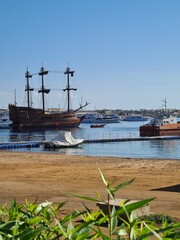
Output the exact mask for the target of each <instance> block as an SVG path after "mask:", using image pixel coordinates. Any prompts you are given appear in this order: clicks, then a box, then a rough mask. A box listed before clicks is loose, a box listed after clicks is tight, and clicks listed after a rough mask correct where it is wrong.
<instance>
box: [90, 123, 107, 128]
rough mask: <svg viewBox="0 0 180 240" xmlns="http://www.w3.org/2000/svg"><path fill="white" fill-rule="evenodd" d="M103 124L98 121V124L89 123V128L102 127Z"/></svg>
mask: <svg viewBox="0 0 180 240" xmlns="http://www.w3.org/2000/svg"><path fill="white" fill-rule="evenodd" d="M104 126H105V124H103V123H102V124H100V123H99V124H91V125H90V127H91V128H103V127H104Z"/></svg>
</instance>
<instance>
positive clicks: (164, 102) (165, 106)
mask: <svg viewBox="0 0 180 240" xmlns="http://www.w3.org/2000/svg"><path fill="white" fill-rule="evenodd" d="M162 101H163V107H164V112H165V114H166V111H167V101H166V98H165V99H164V100H162Z"/></svg>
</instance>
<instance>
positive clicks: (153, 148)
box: [0, 122, 180, 159]
mask: <svg viewBox="0 0 180 240" xmlns="http://www.w3.org/2000/svg"><path fill="white" fill-rule="evenodd" d="M142 124H144V122H121V123H114V124H107V125H106V126H105V127H104V128H90V125H89V124H81V125H80V127H79V128H76V129H71V132H72V135H73V137H74V138H82V139H97V138H117V137H118V138H123V137H131V138H133V137H139V126H140V125H142ZM58 132H59V130H43V131H33V132H32V131H31V132H30V131H19V132H17V131H12V130H10V129H0V142H16V141H44V140H46V141H47V140H51V139H52V138H54V137H56V136H57V135H58ZM11 151H29V152H46V153H59V154H67V155H90V156H112V157H127V158H132V157H135V158H166V159H180V140H162V141H159V140H153V141H136V142H135V141H132V142H131V141H130V142H114V143H112V142H111V143H91V144H84V143H83V144H81V145H79V146H78V147H76V148H63V149H56V150H51V151H49V150H45V149H44V148H43V146H40V148H30V149H28V148H25V149H13V150H11Z"/></svg>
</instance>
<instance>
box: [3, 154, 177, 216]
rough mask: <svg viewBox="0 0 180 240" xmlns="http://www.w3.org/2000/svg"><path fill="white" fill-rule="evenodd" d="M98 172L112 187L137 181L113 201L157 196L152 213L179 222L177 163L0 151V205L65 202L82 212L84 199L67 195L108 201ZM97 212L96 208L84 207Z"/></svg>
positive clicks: (92, 204) (69, 207)
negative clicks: (36, 201) (100, 172)
mask: <svg viewBox="0 0 180 240" xmlns="http://www.w3.org/2000/svg"><path fill="white" fill-rule="evenodd" d="M98 168H100V169H101V170H102V172H103V173H104V174H105V175H106V177H107V178H108V179H109V180H111V181H112V182H114V184H115V185H117V184H119V183H122V182H125V181H127V180H130V179H133V178H135V181H134V182H133V183H132V184H131V185H129V186H128V187H125V188H123V189H121V190H119V192H118V193H117V195H116V197H117V198H126V199H127V198H128V199H145V198H151V197H155V198H156V200H154V201H153V202H152V203H151V204H150V210H151V212H153V213H157V214H161V213H162V214H166V215H169V216H172V217H176V218H178V219H180V161H179V160H166V159H163V160H159V159H130V158H116V157H90V156H68V155H60V154H47V153H44V154H41V153H20V152H6V151H1V152H0V204H4V203H7V204H9V203H10V202H11V201H12V200H13V199H14V198H16V199H17V201H18V202H24V200H25V198H27V199H28V200H29V201H30V202H33V201H35V199H36V198H37V197H38V202H42V201H46V200H47V201H53V202H61V201H64V200H68V201H69V202H68V204H67V205H65V207H66V208H67V209H66V210H67V211H69V210H71V209H73V208H77V209H83V206H82V200H81V199H78V198H72V197H70V196H68V194H69V193H73V194H79V195H85V196H91V197H96V192H98V193H100V194H101V196H102V197H103V198H104V199H106V195H107V194H106V192H105V188H104V184H103V182H102V180H101V177H100V174H99V171H98ZM88 204H89V206H90V207H91V208H96V205H95V203H87V205H88Z"/></svg>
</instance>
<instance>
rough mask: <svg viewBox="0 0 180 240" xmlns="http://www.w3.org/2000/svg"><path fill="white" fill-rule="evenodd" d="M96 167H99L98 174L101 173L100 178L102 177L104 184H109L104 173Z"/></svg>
mask: <svg viewBox="0 0 180 240" xmlns="http://www.w3.org/2000/svg"><path fill="white" fill-rule="evenodd" d="M98 169H99V172H100V175H101V178H102V180H103V182H104V184H105V185H106V186H107V187H108V186H109V181H108V180H107V178H106V177H105V175H104V174H103V173H102V172H101V169H100V168H98Z"/></svg>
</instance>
